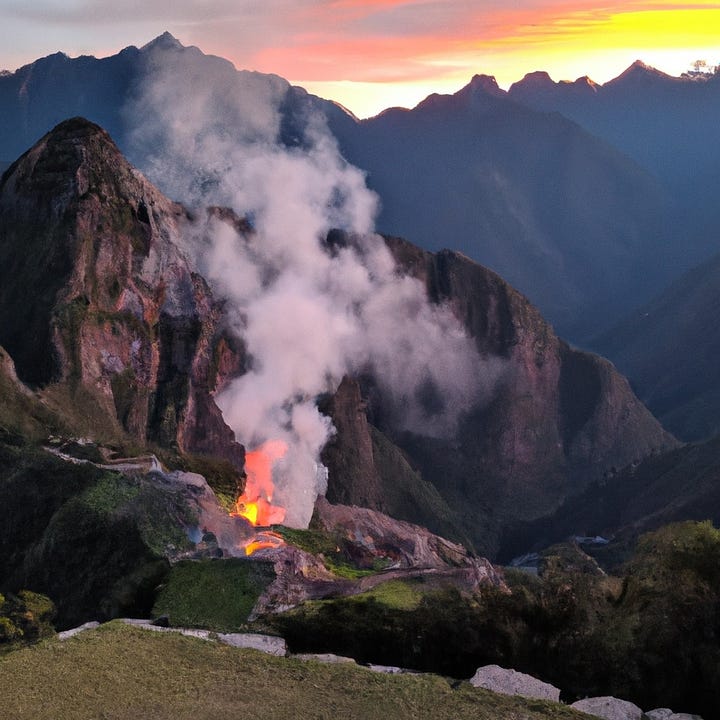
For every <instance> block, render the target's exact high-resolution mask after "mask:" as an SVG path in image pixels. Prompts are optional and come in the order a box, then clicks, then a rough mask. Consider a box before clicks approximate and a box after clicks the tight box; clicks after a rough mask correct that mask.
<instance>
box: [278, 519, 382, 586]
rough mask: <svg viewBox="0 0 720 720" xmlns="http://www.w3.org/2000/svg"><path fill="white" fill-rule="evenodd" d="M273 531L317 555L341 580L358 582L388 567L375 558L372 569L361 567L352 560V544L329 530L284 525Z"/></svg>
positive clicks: (292, 543)
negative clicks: (303, 528) (302, 528)
mask: <svg viewBox="0 0 720 720" xmlns="http://www.w3.org/2000/svg"><path fill="white" fill-rule="evenodd" d="M273 530H274V531H275V532H277V533H278V534H280V535H282V536H283V538H285V541H286V542H288V543H290V544H291V545H295V546H296V547H299V548H300V549H301V550H305V551H306V552H309V553H312V554H313V555H317V556H319V557H320V559H321V560H322V561H323V564H324V565H325V567H326V568H327V569H328V570H329V571H330V572H331V573H333V575H336V576H337V577H339V578H345V579H347V580H357V579H358V578H361V577H366V576H367V575H373V574H375V573H376V572H378V571H379V570H384V569H385V568H386V567H387V562H386V561H384V560H381V559H378V558H375V559H374V561H373V563H372V566H371V567H359V566H358V563H357V562H354V561H353V559H352V555H353V553H352V550H351V549H350V547H349V545H350V543H349V542H348V541H347V540H346V539H345V538H344V537H342V536H340V535H338V534H336V533H332V532H328V531H327V530H324V529H320V528H316V527H312V523H311V527H310V528H309V529H307V530H298V529H295V528H288V527H285V526H283V525H277V526H275V527H273Z"/></svg>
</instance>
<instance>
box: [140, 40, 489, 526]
mask: <svg viewBox="0 0 720 720" xmlns="http://www.w3.org/2000/svg"><path fill="white" fill-rule="evenodd" d="M288 88H289V86H288V85H287V84H286V83H285V81H283V80H281V79H280V78H276V77H273V76H264V75H258V74H253V73H242V72H241V73H238V72H236V71H235V69H234V68H233V67H232V66H231V65H229V64H227V63H224V61H217V59H215V58H207V57H206V56H203V55H202V54H198V53H195V52H193V51H192V49H190V50H186V51H171V52H168V51H163V52H158V53H157V54H156V55H155V56H154V57H153V58H151V61H150V66H149V72H148V76H147V80H146V82H145V84H144V85H143V87H142V88H139V89H138V93H137V95H136V97H135V100H134V101H133V103H132V104H131V105H130V106H129V107H128V111H127V118H128V121H129V122H130V123H131V124H132V126H133V127H134V132H133V153H132V154H133V157H137V158H142V162H141V163H139V164H141V165H142V166H143V167H144V168H145V169H146V171H147V172H148V175H149V176H150V177H151V179H152V180H153V181H154V182H156V183H157V184H158V185H159V186H160V187H161V188H162V189H163V190H164V191H165V192H166V194H169V195H171V196H173V197H174V198H176V199H179V200H181V201H183V202H184V203H185V204H187V205H189V206H190V207H196V208H197V207H201V206H206V205H210V204H214V205H224V206H229V207H231V208H233V209H234V210H235V211H236V212H237V213H238V214H239V215H241V216H242V215H245V216H247V217H248V218H250V219H251V221H252V224H253V227H254V233H251V234H238V233H237V232H236V231H235V230H234V229H233V228H232V227H230V225H228V224H227V223H224V222H222V221H220V220H218V219H217V218H210V219H209V220H208V221H207V224H206V225H205V226H204V227H202V228H197V233H196V235H195V236H194V237H193V238H191V239H190V240H189V242H188V248H187V249H188V252H189V253H190V254H191V255H193V256H194V258H195V261H196V263H197V264H198V266H199V269H200V270H201V272H202V273H203V274H204V275H205V276H206V277H207V279H208V280H209V281H210V283H211V285H212V286H213V290H214V292H215V293H216V294H217V295H219V296H220V297H223V298H224V299H225V301H226V307H227V316H228V322H229V324H230V327H231V328H232V330H233V332H235V333H236V334H237V335H238V336H240V337H242V338H243V340H244V343H245V346H246V348H247V351H248V353H249V355H250V369H249V371H248V372H247V373H246V374H245V375H243V376H242V377H239V378H237V379H236V380H234V381H233V382H232V383H231V384H230V385H229V387H227V388H226V389H225V390H224V391H223V392H222V393H221V394H220V395H219V396H218V397H217V402H218V405H219V406H220V408H221V409H222V411H223V414H224V417H225V419H226V421H227V422H228V424H229V425H230V426H231V427H232V428H233V430H234V431H235V433H236V436H237V438H238V440H239V441H240V442H242V443H243V444H244V445H246V446H247V447H248V448H250V449H252V448H254V447H255V446H257V445H259V444H260V443H262V442H264V441H266V440H269V439H283V440H285V441H286V442H287V443H288V446H289V450H288V455H287V457H286V459H285V461H284V462H283V463H282V472H281V473H279V475H280V477H278V479H277V480H278V482H277V488H276V495H275V502H276V503H277V504H280V505H283V506H284V507H286V508H287V510H288V513H287V519H286V522H287V524H289V525H294V526H307V524H308V522H309V520H310V517H311V515H312V510H313V505H314V502H315V498H316V496H317V495H318V494H323V493H324V492H325V489H326V485H325V484H326V476H325V474H324V473H323V470H324V469H323V468H322V467H321V466H320V465H319V457H320V452H321V450H322V448H323V447H324V445H325V443H326V442H327V440H328V439H329V437H330V436H331V435H332V433H333V432H334V429H333V427H332V425H331V422H330V420H329V419H328V418H327V417H325V416H323V415H322V414H321V413H320V412H319V410H318V409H317V406H316V403H315V400H316V398H317V396H318V395H320V394H322V393H328V392H334V391H335V389H336V388H337V385H338V383H339V382H340V380H341V379H342V377H343V375H345V374H347V373H359V372H365V371H371V372H372V373H373V375H374V376H375V377H376V378H377V382H378V384H379V387H380V389H381V390H382V392H383V393H384V395H385V396H386V397H387V398H388V400H389V404H390V406H391V407H393V408H395V410H396V412H395V415H396V416H397V417H398V418H400V419H401V423H402V426H403V428H404V429H408V430H411V431H415V432H419V433H422V434H424V435H431V436H439V435H448V434H451V433H452V432H453V431H454V429H455V426H456V424H457V421H458V418H459V417H460V416H461V415H462V413H464V412H465V411H468V410H470V409H471V407H472V406H473V405H475V404H477V403H478V402H480V401H481V400H482V399H483V397H484V396H485V395H487V394H488V393H489V392H490V391H491V388H492V385H493V382H494V378H495V377H496V375H497V372H496V369H495V368H494V367H492V366H491V365H489V364H488V363H487V362H486V361H482V360H481V359H480V357H479V356H478V354H477V351H476V349H475V346H474V344H473V342H472V340H471V339H469V338H468V337H467V336H466V334H465V333H464V331H463V329H462V327H461V326H460V324H459V322H458V321H457V320H456V319H455V318H454V317H453V315H452V313H451V312H450V310H449V309H448V308H446V307H443V306H437V305H432V304H430V303H429V302H428V300H427V298H426V294H425V290H424V287H423V285H422V284H421V283H420V282H418V281H417V280H415V279H412V278H410V277H407V276H403V275H401V274H400V273H399V272H398V270H397V268H396V266H395V263H394V261H393V258H392V257H391V255H390V252H389V251H388V249H387V247H386V246H385V243H384V242H383V240H382V238H380V237H379V236H377V235H374V234H373V232H372V231H373V222H374V217H375V213H376V209H377V198H376V197H375V196H374V195H373V194H372V193H371V192H370V191H369V190H368V189H367V187H366V185H365V178H364V176H363V174H362V173H361V172H360V171H359V170H358V169H356V168H354V167H352V166H350V165H348V164H347V163H346V162H345V161H344V160H343V158H342V157H341V156H340V154H339V151H338V149H337V146H336V144H335V141H334V138H332V136H331V135H330V133H329V132H328V131H327V129H326V127H325V125H324V122H323V120H322V118H320V117H307V118H305V122H304V129H303V131H302V138H301V142H300V143H299V146H298V147H292V148H289V147H286V146H284V145H283V144H282V143H281V142H280V141H279V136H280V131H281V120H282V117H281V104H282V103H283V100H284V98H285V94H286V92H287V90H288ZM332 228H340V229H345V230H348V231H351V232H352V233H353V236H352V238H353V239H352V242H349V243H347V245H345V246H342V247H339V246H332V247H328V245H327V244H326V243H325V238H326V236H327V233H328V231H329V230H330V229H332Z"/></svg>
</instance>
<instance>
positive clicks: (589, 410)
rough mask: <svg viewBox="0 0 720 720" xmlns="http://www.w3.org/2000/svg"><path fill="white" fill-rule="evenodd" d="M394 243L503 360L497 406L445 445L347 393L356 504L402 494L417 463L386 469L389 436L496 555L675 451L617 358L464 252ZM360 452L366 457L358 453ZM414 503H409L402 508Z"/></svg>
mask: <svg viewBox="0 0 720 720" xmlns="http://www.w3.org/2000/svg"><path fill="white" fill-rule="evenodd" d="M334 242H335V243H342V242H343V240H342V238H338V237H336V238H334ZM386 243H387V244H388V247H389V248H390V249H391V251H392V253H393V255H394V257H395V260H396V262H397V264H398V266H399V267H400V268H402V269H403V270H404V271H405V272H408V273H410V274H412V275H413V276H415V277H417V278H418V279H420V280H421V281H422V282H423V284H424V285H425V287H426V289H427V293H428V296H429V297H430V298H431V300H432V301H433V302H436V303H446V304H448V305H449V306H450V307H451V308H452V309H453V312H454V313H455V315H456V316H457V317H458V318H459V319H460V320H461V322H462V323H463V325H464V327H465V329H466V331H467V333H468V334H469V336H470V337H472V338H473V339H474V342H475V345H476V347H477V349H478V351H479V353H480V355H481V356H482V357H484V358H492V359H494V361H495V362H497V363H498V367H499V368H501V370H500V376H499V377H500V379H499V380H498V382H497V383H496V384H495V386H494V388H493V391H492V394H491V397H490V398H489V399H488V401H487V402H485V403H483V404H482V405H480V406H478V407H477V408H476V410H475V411H474V412H473V413H471V414H470V415H469V416H467V417H465V418H464V420H463V421H462V422H461V424H460V427H459V429H458V432H457V434H456V435H455V436H454V437H451V438H445V439H443V438H440V439H438V438H431V437H426V436H423V435H422V433H417V432H416V433H409V432H406V431H402V430H401V429H399V428H398V426H397V425H396V424H395V423H394V419H393V415H392V412H391V411H389V409H388V407H387V403H386V402H385V401H384V398H383V396H382V393H380V392H379V391H378V388H377V386H376V384H375V383H374V382H373V379H372V378H364V379H361V386H362V388H363V395H362V396H361V395H359V394H358V393H357V391H350V390H349V388H348V387H347V385H346V386H345V387H343V386H341V388H340V390H339V393H340V394H341V395H343V396H345V402H348V398H347V395H349V396H350V398H349V405H350V410H349V411H346V416H350V417H351V418H352V422H347V421H343V422H341V423H340V424H339V425H338V427H339V428H342V429H344V430H346V431H347V432H348V433H350V434H351V436H352V438H353V439H352V442H349V443H348V439H347V437H343V435H342V433H341V435H340V439H339V440H336V441H335V444H334V445H331V446H330V447H331V448H333V447H334V448H337V445H338V443H343V444H344V445H345V447H346V449H345V450H342V449H341V450H340V451H339V452H336V451H335V450H334V451H333V455H332V456H329V455H327V454H326V458H327V459H328V461H329V464H328V467H329V469H330V478H329V486H328V494H329V496H330V497H337V498H342V501H343V502H353V503H356V502H358V501H360V499H361V498H362V499H363V501H364V502H365V503H368V504H369V505H370V506H371V507H377V508H378V509H383V508H386V507H387V504H388V503H391V502H392V499H393V497H397V494H398V491H399V489H398V488H397V480H396V478H397V477H398V476H402V477H406V475H407V464H406V463H403V462H400V461H402V457H400V458H398V459H397V460H396V461H394V464H392V465H391V467H392V468H393V472H392V473H391V474H388V473H387V472H386V471H385V472H383V468H382V467H378V463H377V460H376V458H383V460H384V461H385V462H388V460H389V457H388V455H387V453H382V452H380V451H379V448H378V445H379V443H381V442H382V439H381V437H378V435H377V434H376V433H377V432H378V431H379V432H380V433H382V434H383V435H384V436H385V438H389V439H390V440H392V442H393V443H394V444H395V445H396V446H398V447H399V448H400V449H401V450H402V452H403V454H404V456H405V458H406V459H407V460H408V461H409V465H410V467H411V468H412V469H413V470H415V471H419V473H420V476H421V477H422V478H423V479H424V480H426V481H428V482H429V483H431V485H432V486H434V488H435V489H437V491H438V492H439V494H440V496H441V497H442V499H443V500H444V502H445V503H446V505H447V507H448V508H449V509H450V511H451V513H452V515H448V513H447V511H445V513H444V515H443V516H442V517H444V518H446V519H451V520H454V522H455V523H456V525H459V527H460V528H461V529H462V531H463V532H464V533H465V535H466V536H468V537H469V538H470V539H471V540H472V542H473V543H474V544H475V546H476V547H477V548H478V550H480V551H481V552H482V553H483V554H486V555H488V556H489V557H494V556H495V553H496V552H497V550H498V543H499V538H500V535H501V534H502V533H503V532H504V529H506V528H507V527H509V526H512V525H514V524H516V523H518V522H521V521H525V520H529V519H531V518H533V517H535V518H537V517H541V516H543V515H547V514H549V513H551V512H553V510H554V508H556V507H557V506H558V505H559V504H561V503H562V502H563V500H564V499H566V498H568V497H569V496H571V495H573V494H576V493H578V492H579V491H580V490H581V489H583V488H584V487H586V486H587V485H588V484H589V483H591V482H593V481H597V480H602V479H603V478H606V477H607V476H608V475H611V474H612V472H613V471H614V470H615V469H617V468H620V467H623V466H625V465H627V464H630V463H632V462H635V461H638V460H640V459H641V458H644V457H646V456H647V455H649V454H652V453H655V452H659V451H661V450H664V449H668V448H671V447H674V446H675V444H676V443H675V441H674V439H673V438H672V437H671V436H670V435H668V434H667V433H666V432H665V431H664V430H663V429H662V428H661V427H660V425H659V424H658V423H657V421H656V420H655V419H654V418H653V417H652V415H650V413H649V412H648V411H647V410H646V409H645V407H644V406H643V405H642V404H641V403H640V402H639V401H638V400H637V398H636V397H635V395H634V394H633V392H632V390H631V389H630V387H629V385H628V383H627V381H626V380H625V379H624V378H623V377H622V376H621V375H619V374H618V373H617V372H616V371H615V369H614V368H613V366H612V365H611V364H610V363H609V362H607V361H606V360H604V359H602V358H600V357H598V356H597V355H592V354H590V353H585V352H582V351H579V350H576V349H573V348H571V347H570V346H569V345H568V344H567V343H565V342H564V341H563V340H561V339H560V338H558V337H557V335H556V334H555V332H554V331H553V329H552V327H551V326H550V325H549V324H548V323H547V322H546V321H545V320H544V319H543V318H542V316H541V314H540V313H539V312H538V310H537V309H536V308H535V307H534V306H533V305H532V304H531V303H530V302H529V301H528V300H527V299H526V298H525V297H524V296H523V295H521V294H520V293H519V292H517V291H516V290H514V289H513V288H512V287H510V286H509V285H508V284H507V283H506V282H505V281H504V280H502V278H500V277H499V276H498V275H496V274H495V273H493V272H492V271H491V270H489V269H487V268H485V267H483V266H481V265H478V264H477V263H475V262H473V261H471V260H469V259H468V258H467V257H465V256H463V255H462V254H460V253H455V252H450V251H442V252H439V253H430V252H427V251H424V250H421V249H420V248H418V247H416V246H414V245H412V244H410V243H409V242H407V241H405V240H402V239H399V238H392V237H387V238H386ZM333 417H334V418H336V415H333ZM366 419H367V420H369V421H370V422H369V424H368V423H367V422H366ZM361 447H364V448H365V451H364V452H363V453H361V454H360V455H359V456H358V455H355V454H354V453H356V452H357V450H356V449H357V448H361ZM350 448H353V450H352V451H351V450H350ZM395 452H396V451H395ZM395 457H397V455H395ZM401 466H402V467H404V468H406V469H405V470H403V474H402V475H400V473H399V470H400V467H401ZM338 483H342V487H341V488H340V489H339V488H338V487H337V484H338ZM348 484H349V485H348ZM409 506H410V507H412V505H411V504H409V503H408V501H407V499H405V500H403V502H402V503H400V505H399V508H398V509H400V510H401V511H402V509H404V512H407V508H408V507H409ZM432 506H434V507H439V506H438V505H437V503H433V504H431V507H432ZM398 509H396V510H395V512H397V511H398ZM391 514H394V513H391ZM400 516H401V517H402V515H400ZM453 516H454V517H453ZM406 519H411V520H413V521H415V522H421V520H420V519H419V518H418V517H417V516H414V517H410V518H406ZM423 521H424V522H428V519H427V518H425V519H424V520H423ZM435 522H437V520H435ZM430 527H432V528H433V529H435V531H436V532H439V531H440V529H439V527H438V526H437V525H430Z"/></svg>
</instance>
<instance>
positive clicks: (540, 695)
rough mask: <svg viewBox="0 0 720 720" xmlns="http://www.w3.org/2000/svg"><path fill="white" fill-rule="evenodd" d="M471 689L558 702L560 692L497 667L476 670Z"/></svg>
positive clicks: (552, 687) (550, 686)
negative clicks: (476, 688) (475, 688)
mask: <svg viewBox="0 0 720 720" xmlns="http://www.w3.org/2000/svg"><path fill="white" fill-rule="evenodd" d="M470 684H471V685H472V686H473V687H478V688H485V690H492V691H493V692H496V693H501V694H503V695H521V696H522V697H527V698H534V699H537V700H552V701H553V702H560V690H559V689H558V688H556V687H554V686H553V685H550V684H549V683H545V682H543V681H542V680H538V679H537V678H534V677H533V676H532V675H526V674H525V673H521V672H517V670H507V669H505V668H501V667H500V666H499V665H486V666H485V667H481V668H478V669H477V672H476V673H475V675H473V676H472V677H471V678H470Z"/></svg>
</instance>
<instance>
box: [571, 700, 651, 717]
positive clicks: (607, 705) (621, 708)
mask: <svg viewBox="0 0 720 720" xmlns="http://www.w3.org/2000/svg"><path fill="white" fill-rule="evenodd" d="M570 707H571V708H574V709H575V710H580V711H582V712H584V713H587V714H588V715H594V716H595V717H599V718H604V720H642V718H643V711H642V710H641V709H640V708H639V707H638V706H637V705H635V704H634V703H631V702H628V701H627V700H618V698H614V697H594V698H585V699H584V700H578V701H577V702H574V703H573V704H572V705H571V706H570Z"/></svg>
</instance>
